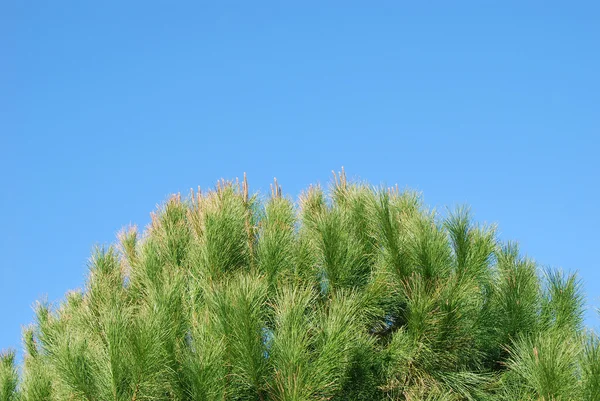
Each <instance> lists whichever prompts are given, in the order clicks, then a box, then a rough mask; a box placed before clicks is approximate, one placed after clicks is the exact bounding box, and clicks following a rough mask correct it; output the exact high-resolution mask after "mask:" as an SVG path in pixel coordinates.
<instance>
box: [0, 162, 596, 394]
mask: <svg viewBox="0 0 600 401" xmlns="http://www.w3.org/2000/svg"><path fill="white" fill-rule="evenodd" d="M334 177H335V180H334V182H333V183H332V185H331V187H330V189H329V191H328V192H326V191H324V190H323V189H322V188H320V187H319V186H313V187H310V188H309V189H308V190H307V191H305V192H304V193H303V194H302V195H301V197H300V200H299V202H298V203H297V204H294V203H293V202H292V200H290V199H289V198H286V197H284V196H283V194H282V192H281V188H280V187H279V185H278V184H277V182H276V181H275V183H274V185H273V186H272V192H271V196H270V197H268V198H266V199H262V198H260V197H259V196H258V195H256V194H255V195H252V196H250V195H249V190H248V184H247V182H246V180H245V178H244V180H243V182H242V183H239V182H236V183H234V182H225V181H221V182H219V184H218V185H217V187H216V188H215V189H214V190H211V191H209V192H207V193H205V194H202V193H201V192H200V190H198V191H197V192H196V193H194V192H193V191H192V193H191V194H190V196H189V198H188V199H185V200H182V199H181V196H179V195H177V196H173V197H171V198H170V199H169V200H168V201H167V202H166V203H165V204H164V205H163V206H162V207H161V208H160V209H159V210H158V211H157V212H156V213H154V214H152V222H151V223H150V225H149V226H148V227H147V228H146V229H145V230H144V232H142V233H139V232H138V231H137V230H136V228H135V227H131V228H128V229H126V230H124V231H123V232H122V233H121V234H120V235H119V237H118V242H117V244H116V245H113V246H109V247H103V248H98V249H96V250H94V252H93V255H92V257H91V259H90V262H89V277H88V278H87V281H86V284H85V288H84V289H83V290H81V291H74V292H70V293H68V294H67V295H66V296H65V298H64V300H63V301H62V302H61V303H60V304H58V305H50V304H48V303H39V304H38V305H37V307H36V321H35V322H34V324H32V325H31V326H29V327H28V328H26V329H25V331H24V333H23V343H24V360H23V365H22V366H21V367H20V368H18V367H17V366H16V365H15V355H14V352H5V353H3V354H2V356H0V400H2V401H9V400H10V401H16V400H18V401H42V400H87V401H104V400H114V401H121V400H123V401H125V400H127V401H141V400H173V401H175V400H177V401H179V400H181V401H184V400H185V401H187V400H190V401H191V400H257V401H267V400H272V401H301V400H306V401H308V400H339V401H341V400H405V401H409V400H410V401H416V400H431V401H433V400H438V401H442V400H456V401H458V400H497V401H502V400H504V401H509V400H510V401H513V400H532V401H533V400H545V401H550V400H585V401H598V400H600V340H599V338H598V336H597V335H596V334H594V333H593V332H591V331H588V330H586V329H585V328H584V326H583V318H582V316H583V310H584V300H583V297H582V291H581V286H580V282H579V280H578V278H577V277H576V276H575V275H566V274H564V273H561V272H559V271H552V270H546V271H541V270H540V269H539V268H538V267H537V265H536V264H535V262H534V261H533V260H531V259H528V258H525V257H523V256H521V254H520V253H519V250H518V247H517V246H516V245H515V244H514V243H507V244H504V243H502V242H500V241H499V240H498V237H497V235H496V231H495V228H494V227H493V226H486V225H477V224H476V223H474V222H473V221H472V219H471V217H470V214H469V211H468V209H466V208H459V209H457V210H455V211H453V212H450V213H448V215H447V216H446V217H442V216H441V215H440V214H439V213H437V212H436V211H434V210H428V209H427V208H426V207H425V206H424V205H423V203H422V200H421V197H420V196H419V195H418V194H416V193H413V192H410V191H406V192H401V191H399V190H398V188H397V187H396V188H374V187H371V186H369V185H367V184H364V183H360V182H348V181H347V179H346V176H345V174H344V173H343V172H342V173H341V174H339V175H334Z"/></svg>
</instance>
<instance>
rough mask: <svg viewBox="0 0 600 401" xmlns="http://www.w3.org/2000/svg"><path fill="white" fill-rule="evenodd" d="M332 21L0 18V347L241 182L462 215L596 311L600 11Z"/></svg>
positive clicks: (529, 8)
mask: <svg viewBox="0 0 600 401" xmlns="http://www.w3.org/2000/svg"><path fill="white" fill-rule="evenodd" d="M125 3H126V4H125ZM326 3H327V5H326V6H324V5H323V2H311V1H307V2H277V3H275V2H273V3H270V2H212V3H211V4H208V2H193V3H191V2H190V3H185V2H177V5H173V4H169V3H168V2H152V1H150V2H148V1H144V2H135V1H127V2H61V3H60V5H59V3H57V2H30V1H5V2H2V4H1V5H0V46H1V47H0V48H2V49H3V57H2V62H1V63H0V184H1V185H0V191H1V196H0V202H1V203H0V219H1V220H0V221H1V225H0V227H1V228H2V230H0V255H2V257H1V259H0V322H2V323H1V326H0V349H1V348H6V347H14V348H17V349H20V348H21V343H20V333H21V326H22V325H26V324H28V323H30V322H31V321H32V318H33V312H32V308H31V307H32V305H33V304H34V302H35V301H36V299H40V298H43V297H47V298H48V299H49V300H51V301H58V300H60V299H61V298H62V296H63V294H64V293H65V291H67V290H69V289H75V288H81V287H82V285H83V283H84V279H85V275H86V269H87V268H86V263H87V258H88V257H89V255H90V251H91V249H92V247H93V246H94V245H96V244H107V243H111V242H113V241H114V239H115V235H116V233H117V232H118V231H119V230H120V229H121V228H122V227H123V226H126V225H128V224H130V223H133V224H137V225H138V226H141V227H143V226H145V225H146V224H147V223H148V221H149V213H150V212H151V211H153V210H154V208H155V207H156V204H157V203H160V202H162V201H163V200H165V199H166V197H167V196H168V195H169V194H170V193H173V192H179V191H181V192H183V193H187V191H189V189H190V188H191V187H196V186H198V185H200V186H201V187H203V188H208V187H212V186H213V185H214V184H215V182H216V180H217V179H219V178H222V177H223V178H229V179H233V178H235V177H240V176H241V175H242V174H243V172H247V174H248V178H249V182H250V186H251V190H258V191H261V192H262V193H266V192H267V189H268V187H269V184H270V182H271V181H272V179H273V177H277V179H278V181H279V182H280V184H281V185H282V188H283V191H284V193H287V194H290V195H292V196H294V197H296V196H297V195H298V193H299V192H300V190H302V189H303V188H306V187H307V186H308V185H309V184H311V183H317V182H320V183H322V184H327V183H328V182H329V181H330V178H331V171H332V170H336V171H337V170H339V169H340V168H341V166H344V167H345V169H346V171H347V173H348V175H349V176H350V177H359V178H361V179H366V180H368V181H370V182H371V183H373V184H377V185H378V184H387V185H394V184H396V183H397V184H398V185H399V186H400V187H408V188H413V189H416V190H419V191H422V193H423V197H424V200H425V203H426V204H428V205H430V206H432V207H438V208H439V209H440V210H442V211H443V210H445V207H446V206H449V207H454V206H457V205H462V204H469V205H471V210H472V212H473V214H474V217H475V218H476V220H478V221H481V222H484V221H485V222H489V223H496V224H498V227H499V231H500V235H501V238H502V239H505V240H516V241H518V242H519V243H520V245H521V250H522V252H523V253H524V254H527V255H528V256H531V257H532V258H534V259H535V260H536V261H538V262H539V263H540V265H541V266H548V267H555V268H563V269H565V270H568V271H575V270H577V271H579V273H580V276H581V278H582V279H583V281H584V283H585V285H584V288H585V292H586V295H587V300H588V304H589V305H590V306H596V307H597V306H598V305H600V266H599V262H598V256H597V251H598V249H600V236H599V227H600V214H599V212H598V208H597V204H598V198H599V196H600V189H599V183H600V161H599V155H598V153H599V150H600V77H599V72H600V24H598V21H600V5H599V3H598V2H593V1H589V2H569V3H568V4H567V3H566V2H560V3H559V2H556V3H552V2H534V1H532V2H521V1H519V2H516V1H515V2H511V1H501V2H492V1H490V2H481V1H473V2H451V3H452V6H450V2H427V4H420V5H417V4H416V3H425V2H406V3H405V4H402V2H395V1H394V2H392V1H390V2H387V1H383V2H379V3H377V5H374V4H375V3H372V2H334V1H332V2H326ZM483 3H485V4H483ZM525 3H527V4H525ZM561 3H562V4H561ZM217 4H218V5H217ZM586 323H587V324H588V325H589V326H595V327H598V326H599V319H598V317H597V316H596V315H595V314H594V313H592V311H591V308H590V311H589V312H588V313H587V315H586Z"/></svg>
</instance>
